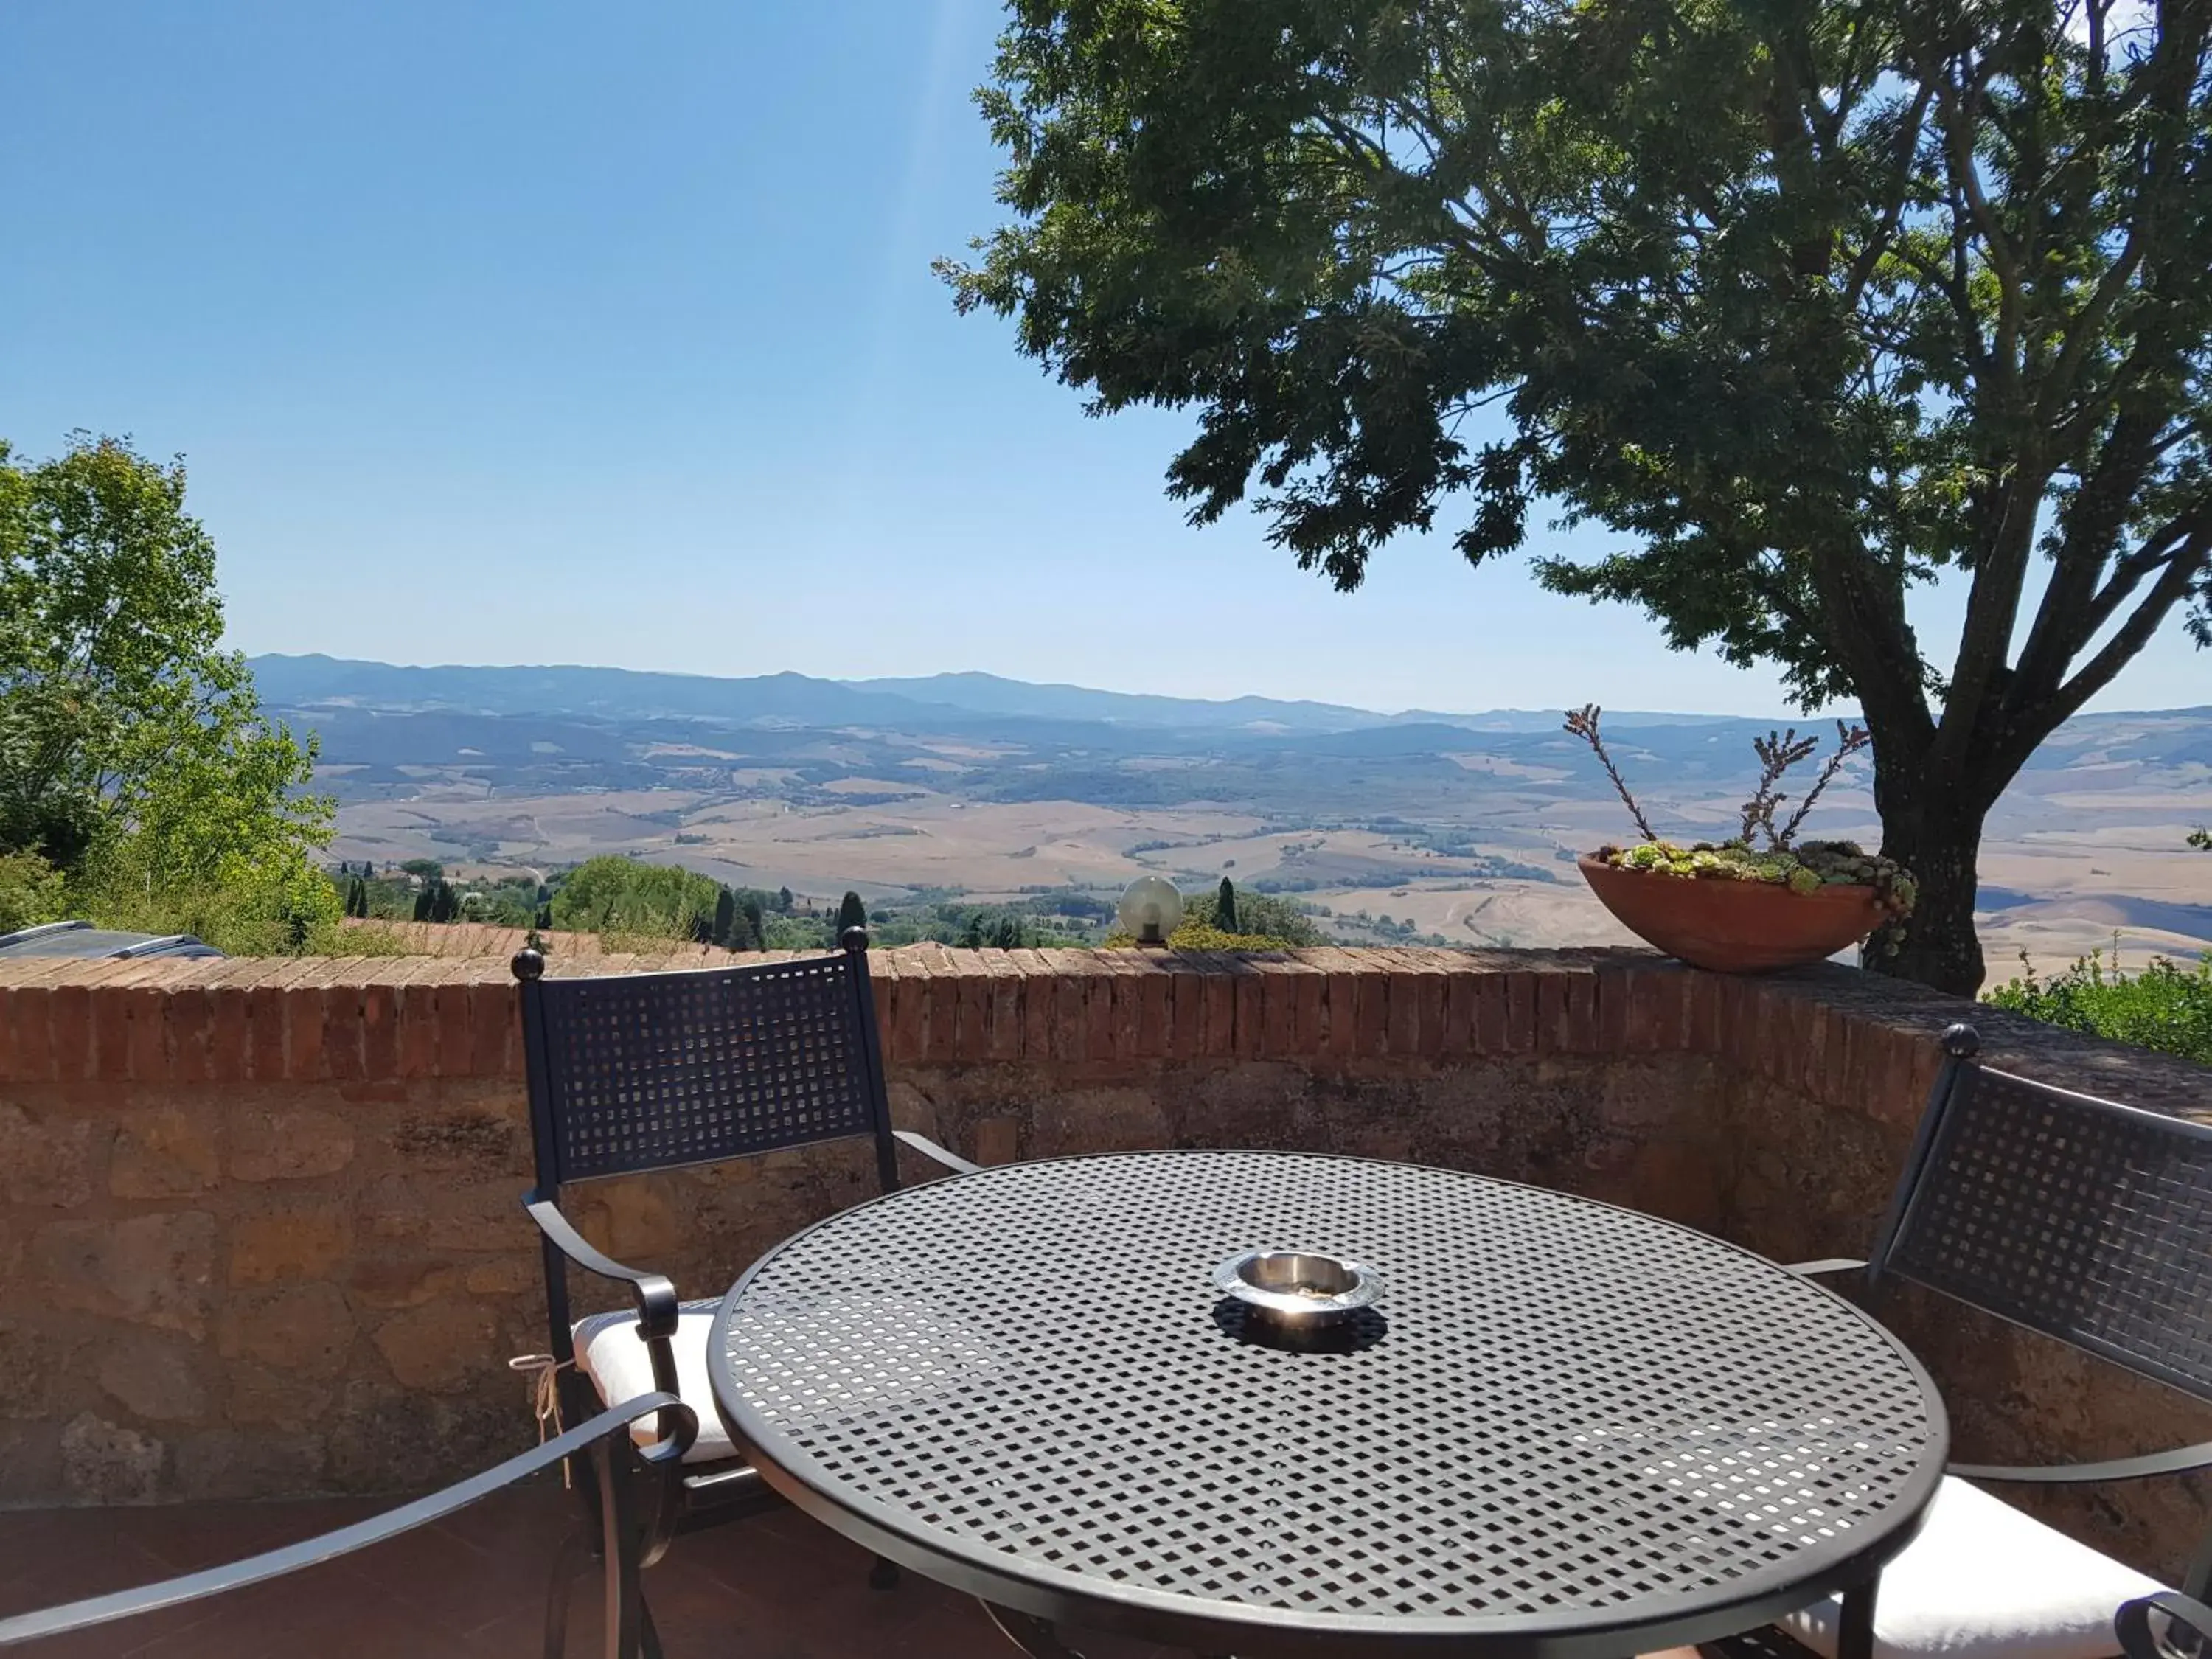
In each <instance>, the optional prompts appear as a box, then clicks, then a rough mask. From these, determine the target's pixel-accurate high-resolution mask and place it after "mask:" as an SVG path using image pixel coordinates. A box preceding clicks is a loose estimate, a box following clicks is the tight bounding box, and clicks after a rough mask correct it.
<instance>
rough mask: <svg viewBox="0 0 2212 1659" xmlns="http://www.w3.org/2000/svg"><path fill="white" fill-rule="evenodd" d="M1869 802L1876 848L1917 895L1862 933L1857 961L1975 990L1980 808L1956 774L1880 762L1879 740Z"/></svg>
mask: <svg viewBox="0 0 2212 1659" xmlns="http://www.w3.org/2000/svg"><path fill="white" fill-rule="evenodd" d="M1875 808H1876V810H1878V811H1880V812H1881V852H1882V856H1883V857H1884V858H1890V859H1894V860H1897V861H1898V862H1899V864H1901V865H1903V866H1905V868H1906V869H1907V870H1909V871H1911V872H1912V875H1913V878H1914V879H1915V880H1916V881H1917V883H1918V884H1919V888H1920V901H1919V902H1918V904H1917V905H1916V906H1915V907H1914V908H1913V912H1912V914H1911V916H1909V917H1907V918H1906V919H1905V921H1903V922H1899V923H1893V924H1892V925H1890V926H1889V927H1884V928H1882V929H1881V930H1880V931H1879V932H1877V933H1875V935H1874V937H1873V938H1871V939H1869V940H1868V941H1867V943H1866V948H1865V950H1864V951H1863V952H1862V954H1861V956H1860V958H1859V961H1860V963H1861V965H1862V966H1863V967H1865V968H1868V969H1871V970H1872V971H1874V972H1875V973H1878V974H1894V975H1897V976H1898V977H1899V978H1900V979H1911V980H1917V981H1920V983H1922V984H1923V985H1932V986H1934V987H1936V989H1937V990H1939V991H1948V992H1951V993H1952V994H1954V995H1957V996H1962V997H1971V996H1974V995H1976V994H1978V993H1979V992H1980V990H1981V988H1982V973H1983V964H1982V942H1981V940H1980V939H1978V937H1977V936H1976V935H1975V933H1974V892H1975V885H1976V877H1975V866H1976V864H1977V862H1978V858H1979V855H1980V853H1981V847H1982V820H1983V817H1984V814H1985V813H1986V811H1987V808H1986V807H1984V806H1983V805H1979V804H1978V796H1977V795H1976V793H1974V792H1972V790H1971V789H1970V787H1969V786H1968V785H1967V784H1966V781H1964V780H1962V779H1960V778H1957V777H1955V776H1953V777H1929V776H1927V775H1925V774H1924V773H1923V772H1922V771H1921V770H1920V769H1918V768H1915V767H1911V766H1909V765H1903V764H1900V765H1896V766H1893V767H1885V765H1884V764H1883V762H1882V757H1881V749H1880V747H1879V745H1877V746H1876V749H1875Z"/></svg>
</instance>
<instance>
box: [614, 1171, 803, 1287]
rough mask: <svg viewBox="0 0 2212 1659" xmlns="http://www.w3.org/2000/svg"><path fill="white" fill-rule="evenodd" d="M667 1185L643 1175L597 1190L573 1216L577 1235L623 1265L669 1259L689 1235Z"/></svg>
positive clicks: (663, 1181)
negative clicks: (579, 1234)
mask: <svg viewBox="0 0 2212 1659" xmlns="http://www.w3.org/2000/svg"><path fill="white" fill-rule="evenodd" d="M775 1156H776V1155H775V1154H773V1153H771V1154H770V1157H775ZM791 1157H792V1158H793V1167H796V1168H802V1169H803V1168H804V1167H805V1164H804V1162H803V1160H800V1159H799V1155H798V1154H797V1153H796V1152H793V1153H792V1154H791ZM765 1162H766V1160H765V1159H764V1160H763V1163H765ZM667 1185H668V1183H667V1182H665V1180H656V1179H654V1178H653V1177H652V1176H639V1177H635V1178H633V1179H629V1180H625V1181H609V1182H601V1183H599V1184H597V1185H595V1186H593V1187H592V1189H591V1192H592V1195H591V1198H590V1200H588V1201H587V1202H586V1204H585V1205H584V1206H583V1207H582V1208H581V1209H580V1210H578V1211H574V1212H572V1213H574V1215H575V1216H576V1218H577V1219H576V1227H577V1231H580V1232H581V1233H582V1234H583V1235H584V1236H585V1237H586V1238H588V1239H590V1240H591V1241H592V1243H594V1244H597V1245H598V1246H599V1248H600V1249H603V1250H605V1252H606V1253H607V1254H608V1255H611V1256H612V1257H614V1259H615V1260H616V1261H636V1262H649V1261H653V1260H654V1259H655V1258H656V1257H659V1256H662V1255H667V1254H668V1253H669V1252H670V1251H671V1250H674V1249H678V1247H680V1246H681V1245H682V1244H683V1243H684V1233H685V1229H684V1220H683V1218H682V1217H681V1216H680V1215H679V1214H678V1212H677V1209H676V1206H675V1205H674V1204H673V1203H672V1202H671V1201H670V1198H669V1194H668V1192H667V1190H666V1188H667Z"/></svg>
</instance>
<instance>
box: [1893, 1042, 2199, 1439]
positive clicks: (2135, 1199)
mask: <svg viewBox="0 0 2212 1659" xmlns="http://www.w3.org/2000/svg"><path fill="white" fill-rule="evenodd" d="M1945 1042H1946V1047H1947V1048H1948V1049H1949V1050H1950V1054H1951V1059H1950V1060H1949V1061H1948V1064H1947V1066H1946V1077H1945V1079H1944V1082H1942V1083H1940V1084H1939V1085H1938V1087H1937V1090H1936V1097H1935V1098H1934V1099H1933V1100H1932V1101H1931V1102H1930V1103H1929V1110H1928V1113H1927V1115H1925V1116H1924V1117H1923V1119H1922V1121H1921V1126H1920V1133H1919V1136H1918V1139H1917V1142H1916V1144H1915V1146H1914V1147H1913V1151H1912V1155H1911V1158H1910V1159H1909V1160H1908V1162H1907V1164H1906V1167H1905V1175H1904V1177H1903V1179H1902V1180H1901V1181H1900V1182H1899V1187H1898V1193H1897V1197H1896V1198H1895V1200H1893V1202H1892V1205H1891V1210H1890V1214H1889V1218H1888V1219H1887V1221H1886V1222H1885V1223H1884V1225H1883V1231H1882V1236H1881V1239H1880V1241H1879V1242H1878V1243H1877V1244H1876V1245H1875V1253H1874V1255H1873V1257H1872V1259H1871V1261H1870V1263H1869V1271H1870V1273H1872V1275H1873V1276H1874V1277H1875V1279H1877V1280H1878V1279H1879V1278H1880V1277H1881V1275H1882V1274H1884V1273H1894V1274H1896V1275H1897V1276H1898V1277H1899V1278H1902V1279H1911V1280H1912V1281H1913V1282H1915V1283H1917V1284H1920V1285H1926V1286H1928V1287H1929V1289H1931V1290H1934V1291H1940V1292H1942V1294H1944V1295H1946V1296H1950V1297H1955V1298H1957V1299H1958V1300H1959V1301H1961V1302H1965V1303H1968V1304H1972V1306H1974V1307H1977V1308H1980V1309H1982V1310H1984V1311H1986V1312H1989V1313H1991V1314H1994V1315H1996V1316H1997V1317H1999V1318H2001V1319H2005V1320H2008V1321H2010V1322H2012V1323H2014V1324H2016V1325H2022V1326H2025V1327H2027V1328H2028V1329H2030V1330H2033V1331H2039V1332H2041V1333H2043V1334H2045V1335H2046V1336H2053V1337H2057V1339H2058V1340H2061V1341H2063V1342H2067V1343H2070V1344H2072V1345H2073V1346H2075V1347H2077V1348H2081V1349H2084V1350H2086V1351H2087V1352H2090V1353H2093V1354H2096V1355H2098V1356H2100V1358H2106V1359H2108V1360H2111V1361H2112V1362H2113V1363H2115V1364H2119V1365H2123V1366H2125V1367H2126V1368H2127V1369H2128V1370H2131V1371H2135V1372H2136V1373H2137V1374H2139V1375H2141V1376H2148V1377H2153V1378H2155V1379H2157V1380H2158V1381H2160V1382H2162V1383H2169V1384H2171V1385H2172V1386H2173V1387H2175V1388H2177V1389H2183V1390H2185V1392H2187V1393H2189V1394H2191V1395H2195V1396H2196V1397H2197V1398H2198V1399H2199V1400H2203V1401H2212V1127H2208V1126H2207V1125H2204V1124H2199V1123H2192V1122H2191V1121H2188V1120H2186V1119H2184V1118H2177V1117H2170V1116H2166V1115H2162V1114H2160V1113H2156V1112H2147V1111H2142V1110H2140V1109H2136V1108H2135V1107H2132V1106H2124V1105H2121V1104H2119V1103H2117V1102H2114V1101H2109V1100H2100V1099H2098V1098H2096V1097H2093V1096H2090V1095H2080V1094H2075V1093H2072V1092H2070V1091H2067V1090H2064V1089H2057V1088H2053V1087H2051V1085H2048V1084H2044V1083H2037V1082H2034V1081H2033V1080H2032V1079H2027V1078H2022V1077H2015V1076H2013V1075H2011V1074H2010V1073H2005V1072H1998V1071H1991V1070H1990V1069H1988V1068H1986V1067H1984V1066H1978V1065H1977V1064H1975V1063H1974V1061H1973V1059H1972V1054H1973V1050H1974V1047H1975V1039H1974V1034H1973V1032H1972V1030H1971V1029H1970V1028H1968V1027H1965V1026H1954V1027H1952V1028H1951V1030H1949V1031H1948V1032H1946V1033H1945Z"/></svg>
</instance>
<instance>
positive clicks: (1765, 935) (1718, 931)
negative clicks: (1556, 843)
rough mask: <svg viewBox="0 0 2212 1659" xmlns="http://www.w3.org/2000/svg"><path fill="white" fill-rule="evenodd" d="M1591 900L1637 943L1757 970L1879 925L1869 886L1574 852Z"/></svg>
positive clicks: (1828, 950) (1736, 970) (1790, 964)
mask: <svg viewBox="0 0 2212 1659" xmlns="http://www.w3.org/2000/svg"><path fill="white" fill-rule="evenodd" d="M1575 866H1576V867H1577V869H1579V870H1580V871H1581V872H1583V880H1584V881H1587V882H1588V883H1589V884H1590V890H1591V891H1592V892H1594V893H1595V894H1596V895H1597V896H1598V902H1600V903H1601V904H1603V905H1604V906H1605V908H1607V909H1608V910H1610V911H1612V912H1613V915H1615V916H1617V917H1619V918H1620V922H1621V925H1622V926H1623V927H1626V928H1627V929H1628V931H1629V932H1631V933H1634V934H1635V935H1636V936H1637V937H1638V939H1642V940H1643V941H1644V943H1645V944H1647V945H1656V946H1657V947H1658V948H1659V949H1660V950H1662V951H1665V952H1666V953H1667V954H1668V956H1670V957H1678V958H1680V960H1681V961H1684V962H1686V963H1689V964H1690V965H1691V966H1692V967H1693V968H1710V969H1712V971H1713V972H1715V973H1717V974H1759V973H1765V972H1766V971H1767V970H1768V969H1774V968H1795V967H1796V966H1798V965H1799V964H1801V963H1808V962H1821V961H1825V960H1826V958H1827V957H1832V956H1833V955H1835V954H1836V952H1837V951H1840V950H1842V949H1843V948H1844V946H1845V945H1855V944H1857V942H1858V941H1859V940H1861V939H1864V938H1865V937H1866V936H1867V935H1868V934H1869V933H1872V932H1874V930H1875V928H1876V927H1879V926H1881V905H1880V904H1879V903H1877V902H1875V890H1874V889H1873V888H1871V887H1823V888H1822V889H1821V890H1820V891H1819V892H1817V893H1793V892H1791V891H1790V890H1789V889H1788V888H1787V887H1784V886H1780V885H1778V884H1776V883H1773V882H1765V881H1712V880H1705V881H1697V880H1692V879H1690V878H1687V877H1683V876H1662V875H1654V874H1653V873H1652V872H1650V871H1648V870H1622V869H1618V868H1616V867H1615V866H1612V865H1610V864H1601V863H1600V862H1599V861H1598V860H1595V859H1594V858H1590V857H1588V856H1587V855H1585V856H1583V857H1581V858H1578V859H1577V860H1575Z"/></svg>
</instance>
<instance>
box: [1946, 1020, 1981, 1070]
mask: <svg viewBox="0 0 2212 1659" xmlns="http://www.w3.org/2000/svg"><path fill="white" fill-rule="evenodd" d="M1943 1052H1944V1053H1945V1054H1948V1055H1950V1056H1951V1058H1952V1059H1954V1060H1972V1058H1973V1057H1974V1056H1975V1055H1976V1054H1979V1053H1981V1052H1982V1034H1981V1033H1980V1032H1979V1031H1977V1030H1975V1029H1974V1028H1973V1027H1972V1026H1971V1025H1969V1024H1966V1022H1965V1021H1963V1020H1961V1021H1960V1022H1958V1023H1957V1024H1951V1025H1946V1026H1945V1027H1944V1028H1943Z"/></svg>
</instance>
